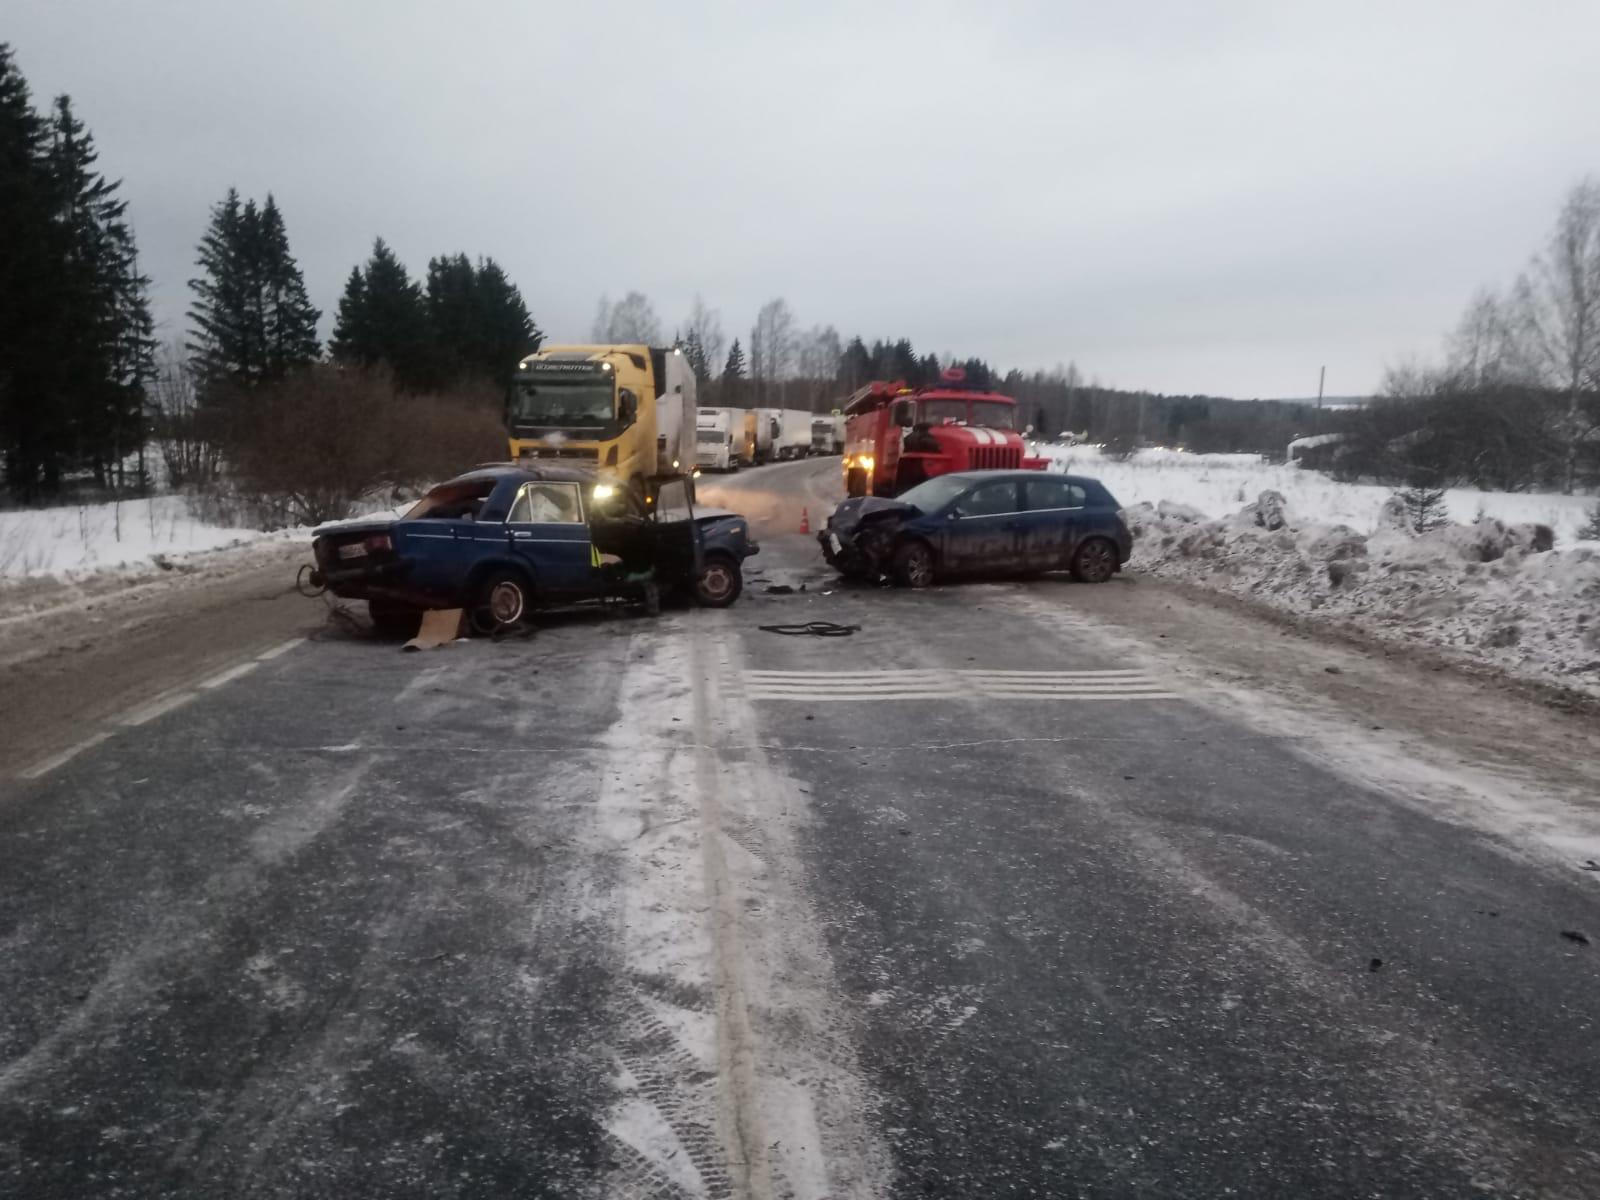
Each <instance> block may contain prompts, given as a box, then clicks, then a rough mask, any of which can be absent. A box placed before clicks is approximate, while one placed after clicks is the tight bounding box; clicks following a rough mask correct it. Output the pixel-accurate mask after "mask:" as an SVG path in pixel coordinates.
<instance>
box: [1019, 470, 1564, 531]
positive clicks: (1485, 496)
mask: <svg viewBox="0 0 1600 1200" xmlns="http://www.w3.org/2000/svg"><path fill="white" fill-rule="evenodd" d="M1033 452H1034V453H1037V454H1038V455H1040V456H1041V457H1044V458H1048V459H1050V460H1051V466H1052V469H1053V470H1058V471H1072V472H1076V473H1078V474H1081V475H1092V476H1094V477H1095V478H1096V479H1098V480H1100V481H1101V482H1102V483H1104V484H1105V485H1106V487H1108V488H1110V489H1111V494H1112V495H1114V496H1115V497H1116V498H1117V499H1118V500H1119V501H1121V502H1122V503H1123V504H1124V505H1132V504H1138V503H1140V502H1142V501H1149V502H1150V503H1152V504H1155V503H1158V502H1160V501H1162V500H1167V501H1171V502H1173V503H1178V504H1186V505H1189V506H1190V507H1192V508H1196V509H1198V510H1199V511H1201V512H1203V513H1205V514H1206V515H1207V516H1209V517H1222V516H1226V515H1228V514H1229V513H1232V512H1234V511H1236V510H1237V509H1238V508H1239V506H1240V505H1242V504H1244V503H1246V502H1247V501H1249V500H1252V499H1254V498H1255V497H1256V496H1259V495H1260V494H1261V493H1262V492H1264V491H1268V490H1270V491H1274V492H1277V493H1279V494H1280V495H1282V496H1283V497H1284V498H1285V499H1286V500H1287V501H1288V503H1289V506H1290V508H1291V509H1292V510H1293V511H1294V512H1296V513H1297V514H1299V515H1300V516H1301V517H1303V518H1305V519H1307V520H1313V521H1320V522H1323V523H1325V524H1330V525H1333V524H1345V525H1350V526H1352V527H1354V528H1356V529H1372V528H1374V527H1376V525H1377V523H1378V513H1379V510H1380V509H1382V507H1383V502H1384V501H1385V500H1387V499H1388V498H1389V497H1390V495H1392V494H1393V492H1394V489H1393V488H1390V487H1383V486H1379V485H1376V484H1354V483H1340V482H1338V481H1337V480H1334V479H1330V478H1329V477H1328V476H1327V475H1324V474H1323V473H1321V472H1320V471H1311V470H1307V469H1305V468H1302V467H1295V466H1289V465H1286V464H1283V463H1269V462H1266V461H1264V460H1263V459H1262V458H1261V456H1260V455H1257V454H1187V453H1184V452H1183V451H1181V450H1170V449H1169V450H1154V449H1152V450H1141V451H1139V452H1138V453H1136V454H1135V455H1133V456H1132V457H1131V458H1129V459H1127V460H1125V461H1121V462H1118V461H1116V460H1114V459H1111V458H1107V457H1106V456H1105V454H1104V453H1103V452H1102V451H1100V450H1098V449H1096V448H1095V447H1093V446H1052V445H1039V446H1036V447H1033ZM1594 502H1595V498H1594V497H1593V496H1561V495H1555V494H1552V493H1549V492H1479V491H1474V490H1472V489H1471V488H1454V489H1451V490H1450V491H1448V492H1446V493H1445V503H1446V505H1447V506H1448V508H1449V515H1450V519H1451V520H1453V521H1457V522H1460V523H1461V524H1470V523H1472V522H1473V521H1475V520H1476V519H1477V518H1478V517H1479V515H1480V514H1481V515H1482V516H1486V517H1493V518H1496V519H1497V520H1500V521H1503V522H1505V523H1506V524H1508V525H1522V524H1530V523H1534V524H1542V525H1548V526H1550V528H1551V529H1552V530H1554V531H1555V535H1556V544H1557V545H1559V546H1562V547H1563V548H1564V547H1566V546H1568V545H1569V544H1571V543H1572V542H1573V541H1574V540H1575V539H1576V538H1577V533H1578V530H1579V529H1581V528H1582V527H1583V525H1584V523H1585V521H1586V519H1587V515H1586V512H1585V510H1586V509H1587V508H1589V507H1590V506H1591V505H1593V504H1594Z"/></svg>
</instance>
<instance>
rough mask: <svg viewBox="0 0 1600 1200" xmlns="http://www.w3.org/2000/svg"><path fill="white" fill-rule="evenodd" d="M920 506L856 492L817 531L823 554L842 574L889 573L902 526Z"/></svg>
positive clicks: (872, 575) (874, 576) (870, 575)
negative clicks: (861, 494)
mask: <svg viewBox="0 0 1600 1200" xmlns="http://www.w3.org/2000/svg"><path fill="white" fill-rule="evenodd" d="M918 515H919V510H918V509H917V508H915V507H913V506H912V505H909V504H902V503H900V501H898V500H888V499H885V498H883V497H880V496H853V497H851V498H850V499H848V500H845V501H844V502H843V503H841V504H840V505H839V507H838V508H836V509H834V511H833V515H832V516H830V517H829V518H828V522H827V524H826V525H825V526H823V528H822V530H821V531H820V532H819V533H818V534H817V541H818V543H819V544H820V545H821V546H822V556H823V557H824V558H825V559H827V561H828V565H829V566H830V567H832V568H833V569H834V570H836V571H838V572H839V573H840V574H841V575H845V576H848V577H852V578H856V579H878V578H881V577H882V576H884V575H885V574H887V573H888V571H889V567H890V565H891V563H892V562H893V559H894V549H895V542H896V539H897V538H898V536H899V533H900V530H901V528H902V527H903V526H904V525H905V523H906V522H907V521H908V520H910V519H911V518H913V517H916V516H918Z"/></svg>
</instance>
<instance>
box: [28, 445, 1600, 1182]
mask: <svg viewBox="0 0 1600 1200" xmlns="http://www.w3.org/2000/svg"><path fill="white" fill-rule="evenodd" d="M836 472H837V461H836V460H820V461H817V462H811V463H804V462H803V463H798V464H789V465H785V466H781V467H773V468H768V469H765V470H762V471H758V472H747V473H743V474H741V475H739V476H735V477H728V478H725V479H720V480H715V481H711V480H708V481H706V482H707V483H708V484H709V486H707V487H706V488H705V491H706V493H707V499H708V500H709V501H711V502H719V503H726V504H729V505H730V506H737V507H740V508H742V509H744V510H745V511H747V512H749V513H750V514H751V515H752V517H754V518H755V519H756V520H757V522H758V529H757V531H758V534H759V535H760V536H761V538H762V542H763V552H762V554H761V556H760V557H759V558H757V559H755V560H753V562H752V564H751V565H752V566H753V567H754V568H756V569H757V570H758V571H759V572H760V575H759V576H757V577H753V578H752V579H751V580H750V585H749V591H748V592H747V595H746V597H745V599H744V600H742V601H741V602H740V604H739V605H737V606H735V607H734V608H732V609H730V610H727V611H724V612H708V611H699V610H695V611H686V612H678V613H669V614H668V615H667V616H665V617H663V618H662V619H660V620H658V621H646V620H641V619H633V618H615V619H601V618H572V619H565V620H558V621H553V622H551V623H550V624H549V625H548V626H547V627H546V628H544V629H542V630H541V632H540V633H539V635H538V636H537V638H535V639H533V640H531V641H515V640H513V641H507V642H502V643H499V644H494V643H490V642H487V641H476V642H472V643H466V644H456V645H453V646H450V647H447V648H444V649H441V650H438V651H435V652H431V653H427V654H418V655H406V654H402V653H399V652H398V651H397V650H396V649H395V648H394V647H392V646H385V645H382V644H376V643H372V642H366V641H361V640H356V639H353V638H348V637H332V638H327V639H326V640H321V641H314V642H298V643H296V644H294V645H292V646H290V645H289V642H288V641H287V640H286V637H285V634H284V631H283V630H282V629H281V628H278V625H279V624H280V623H281V622H282V621H285V620H288V619H289V618H288V616H287V615H285V614H279V615H275V616H274V617H273V618H272V630H273V632H275V633H276V636H275V637H273V638H271V639H267V637H266V634H267V632H268V629H267V628H266V627H260V626H256V627H251V630H250V632H249V638H246V639H244V640H246V641H248V640H249V639H251V638H253V639H255V640H254V641H250V644H249V645H248V646H246V645H244V644H243V643H242V642H241V644H240V645H239V646H237V647H235V649H234V650H233V651H232V652H230V653H231V655H232V656H231V657H230V653H224V652H223V649H222V648H221V647H220V645H213V646H212V650H213V651H214V657H213V658H212V659H211V660H209V661H207V662H206V663H204V664H203V666H204V671H202V670H201V664H198V663H196V664H190V666H189V668H188V669H189V674H187V675H185V676H184V680H179V679H177V675H178V674H179V673H180V672H178V670H177V666H176V665H172V666H164V667H162V668H161V670H160V671H155V672H153V675H162V676H163V677H162V678H154V677H153V678H152V679H151V682H150V687H151V694H150V695H148V696H143V697H141V698H140V699H139V704H138V706H137V707H129V706H130V705H132V701H131V700H129V701H127V702H126V703H125V704H124V705H123V706H122V707H119V708H116V709H115V711H110V710H107V711H106V712H105V713H104V714H97V715H95V716H94V717H93V719H85V720H84V721H82V722H79V723H76V724H75V725H74V727H73V729H72V734H73V738H74V739H75V740H74V746H75V747H76V752H75V753H73V754H71V755H70V756H68V757H66V758H61V757H60V752H59V751H52V753H51V755H50V756H49V757H44V756H43V747H42V746H40V747H38V749H39V750H40V754H39V756H37V757H36V758H34V759H32V760H30V761H31V762H32V763H33V765H34V766H36V767H43V768H44V769H42V770H39V771H37V773H36V774H35V775H34V777H32V778H26V779H24V778H18V777H17V776H16V775H13V776H12V777H11V778H10V779H9V780H7V781H5V782H3V783H0V788H3V793H0V862H4V863H5V864H6V870H5V872H4V873H3V874H0V1194H19V1195H29V1196H42V1197H66V1196H77V1195H82V1194H90V1193H92V1194H97V1195H109V1196H117V1195H128V1196H133V1195H148V1194H153V1193H161V1194H172V1195H236V1196H256V1195H259V1196H268V1195H271V1196H277V1195H285V1194H297V1195H299V1194H317V1195H337V1196H341V1197H344V1196H350V1197H359V1196H374V1197H376V1196H395V1195H462V1196H499V1195H504V1196H561V1197H570V1196H660V1197H702V1196H705V1197H711V1196H739V1197H746V1196H749V1197H808V1198H814V1200H821V1198H822V1197H834V1198H838V1197H845V1196H856V1197H876V1196H907V1197H910V1196H928V1195H933V1196H949V1197H973V1196H985V1197H987V1196H1025V1195H1052V1196H1053V1195H1086V1196H1088V1195H1107V1196H1109V1195H1144V1196H1193V1195H1197V1194H1207V1195H1216V1194H1230V1193H1231V1194H1238V1195H1284V1196H1287V1195H1293V1196H1304V1197H1320V1196H1326V1197H1345V1196H1350V1195H1406V1196H1440V1197H1445V1196H1458V1195H1462V1194H1467V1193H1471V1192H1474V1191H1479V1192H1487V1193H1488V1194H1500V1195H1541V1196H1573V1197H1577V1196H1583V1195H1587V1194H1591V1193H1592V1184H1593V1181H1594V1179H1595V1178H1596V1177H1597V1172H1600V1156H1597V1154H1596V1152H1595V1150H1594V1149H1593V1147H1592V1146H1590V1145H1589V1144H1588V1142H1587V1134H1588V1132H1589V1131H1590V1130H1592V1129H1593V1128H1594V1127H1595V1125H1596V1124H1597V1122H1600V1102H1597V1101H1596V1099H1595V1097H1596V1096H1597V1095H1600V1052H1597V1051H1596V1049H1595V1047H1596V1041H1595V1038H1594V1021H1595V1019H1596V1016H1597V1012H1600V1010H1597V1008H1596V1004H1595V1000H1594V997H1595V996H1596V994H1597V990H1596V985H1597V984H1600V959H1597V958H1596V954H1597V953H1600V951H1597V949H1596V948H1595V946H1593V945H1586V944H1584V943H1582V942H1580V941H1577V940H1574V939H1572V938H1569V937H1565V936H1563V934H1564V933H1572V934H1578V935H1581V936H1586V937H1588V938H1590V939H1593V940H1600V872H1596V871H1588V870H1585V869H1584V863H1585V860H1586V859H1595V860H1596V861H1597V862H1600V812H1597V810H1596V807H1595V805H1594V801H1593V797H1594V795H1596V794H1600V780H1597V775H1600V753H1597V748H1600V732H1597V731H1596V728H1595V726H1594V723H1593V721H1592V720H1591V719H1589V718H1585V717H1582V716H1580V715H1575V714H1567V713H1558V712H1552V711H1549V710H1545V709H1540V708H1538V707H1536V706H1534V705H1532V704H1530V703H1529V702H1528V701H1527V700H1526V699H1525V698H1522V697H1520V696H1517V695H1515V694H1507V693H1496V692H1493V691H1490V690H1486V689H1485V687H1484V685H1483V684H1481V683H1480V682H1479V681H1475V680H1469V679H1463V678H1459V677H1455V676H1452V675H1449V674H1436V673H1433V672H1424V673H1419V672H1418V670H1417V669H1416V668H1415V667H1414V666H1413V665H1411V664H1409V663H1407V662H1405V661H1403V660H1401V659H1399V658H1393V659H1391V658H1386V657H1384V655H1383V654H1382V653H1381V652H1379V653H1365V652H1362V651H1360V650H1358V649H1352V648H1350V647H1347V646H1346V647H1330V646H1327V645H1325V644H1319V643H1317V642H1315V641H1313V640H1310V639H1307V638H1304V637H1300V636H1297V635H1295V634H1293V633H1291V632H1287V631H1285V630H1284V629H1281V628H1278V627H1274V626H1271V625H1268V624H1266V623H1264V622H1260V621H1258V620H1255V619H1254V618H1251V617H1248V616H1245V615H1241V614H1238V613H1235V612H1229V611H1227V610H1225V609H1217V608H1211V609H1201V608H1198V607H1196V606H1193V605H1190V604H1188V603H1187V602H1185V601H1184V600H1183V598H1182V595H1181V593H1179V592H1177V591H1174V590H1172V589H1171V588H1170V587H1168V586H1167V585H1163V584H1160V583H1156V582H1151V581H1136V580H1130V579H1123V580H1118V581H1116V582H1113V583H1111V584H1108V585H1105V586H1104V587H1101V588H1085V587H1078V586H1075V585H1071V584H1067V583H1062V582H1057V581H1054V580H1050V581H1043V582H1037V583H1030V584H980V585H970V586H965V587H952V588H941V589H935V590H933V591H930V592H927V593H919V594H911V593H904V592H880V591H877V590H875V589H859V588H846V587H840V586H838V585H837V584H836V583H835V582H833V581H832V580H831V578H830V577H829V576H828V575H827V574H826V573H825V572H824V571H823V570H822V568H821V565H820V563H818V562H817V561H816V559H815V557H814V546H813V545H812V544H811V543H808V542H806V541H805V540H803V539H801V538H799V537H798V536H796V535H794V534H792V533H790V532H789V531H790V530H792V529H793V528H794V526H795V524H796V523H797V522H798V517H799V510H800V508H801V507H802V506H809V508H810V518H811V520H812V522H813V523H814V524H815V523H817V522H819V521H820V518H821V510H820V508H819V505H822V504H825V503H826V502H827V498H828V496H829V494H830V491H831V489H832V488H833V487H834V486H836ZM774 583H782V584H786V585H788V586H790V587H792V588H795V589H797V590H795V591H792V592H785V593H781V594H780V593H776V592H774V593H769V592H767V591H766V590H765V587H766V586H767V585H769V584H774ZM802 584H803V585H805V590H804V591H800V590H798V589H799V587H800V585H802ZM267 607H268V608H271V609H273V611H274V612H275V613H276V611H277V610H276V609H275V607H274V606H273V605H268V606H267ZM316 615H317V612H316V610H315V609H310V608H307V609H305V610H302V611H301V613H300V616H299V617H298V618H297V620H298V621H299V622H300V623H301V624H302V625H303V624H305V623H307V622H311V623H314V618H315V617H316ZM818 619H824V620H834V621H842V622H848V623H852V624H859V625H860V626H861V627H862V628H861V632H860V633H858V634H857V635H855V636H854V637H850V638H839V639H809V638H787V637H781V636H776V635H773V634H770V633H765V632H762V631H761V630H760V629H759V628H758V627H759V626H760V625H764V624H772V623H775V622H795V621H809V620H818ZM299 632H303V629H301V628H298V627H297V628H296V629H292V630H290V631H289V633H290V634H297V633H299ZM225 640H226V639H225V637H224V635H223V634H222V632H221V631H220V630H219V632H218V635H217V638H216V639H215V642H216V643H221V642H224V641H225ZM258 643H259V644H258ZM163 644H164V643H163ZM285 646H288V647H289V648H287V649H284V648H282V647H285ZM163 661H164V660H163ZM246 662H248V663H250V664H252V665H250V666H249V667H248V668H245V669H237V668H240V667H242V666H243V664H244V663H246ZM841 680H849V681H851V686H852V688H853V689H855V690H857V691H860V692H862V693H864V696H863V697H861V698H857V697H855V696H851V697H850V698H840V684H839V681H841ZM185 681H187V682H185ZM209 681H215V684H216V685H215V686H213V687H201V686H199V684H201V683H204V682H209ZM180 683H181V684H182V686H180ZM174 689H176V690H174ZM45 690H47V689H42V690H41V692H40V695H41V700H40V701H39V703H40V704H46V703H48V704H54V705H56V708H55V709H54V711H56V712H58V713H59V712H65V711H66V707H65V706H66V705H67V703H68V701H67V699H65V698H59V697H58V698H56V699H50V698H49V697H47V696H45ZM178 696H182V697H184V699H183V700H182V702H181V703H170V702H171V701H172V700H173V699H174V698H175V697H178ZM169 704H170V706H169ZM129 714H131V715H133V716H137V717H139V718H140V719H139V720H138V721H136V722H132V723H130V722H129V721H128V720H124V719H123V718H124V717H125V716H128V715H129ZM1380 726H1381V728H1377V727H1380ZM90 738H95V739H98V740H94V741H92V742H90V741H88V739H90ZM69 748H70V747H69ZM57 759H59V761H55V760H57ZM18 765H20V763H19V764H18Z"/></svg>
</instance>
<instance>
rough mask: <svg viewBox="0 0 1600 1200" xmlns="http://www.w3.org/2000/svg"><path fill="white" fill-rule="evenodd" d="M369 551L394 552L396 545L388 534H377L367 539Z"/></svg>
mask: <svg viewBox="0 0 1600 1200" xmlns="http://www.w3.org/2000/svg"><path fill="white" fill-rule="evenodd" d="M367 549H368V550H393V549H394V543H393V542H392V541H390V540H389V535H388V534H387V533H375V534H373V535H372V536H371V537H369V538H368V539H367Z"/></svg>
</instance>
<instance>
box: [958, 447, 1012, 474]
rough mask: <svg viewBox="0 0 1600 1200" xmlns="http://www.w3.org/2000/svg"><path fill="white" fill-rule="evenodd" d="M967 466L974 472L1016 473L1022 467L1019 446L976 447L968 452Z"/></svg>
mask: <svg viewBox="0 0 1600 1200" xmlns="http://www.w3.org/2000/svg"><path fill="white" fill-rule="evenodd" d="M967 465H968V469H969V470H973V471H1015V470H1017V469H1019V468H1020V467H1021V466H1022V449H1021V447H1018V446H974V447H972V449H971V450H969V451H967Z"/></svg>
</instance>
